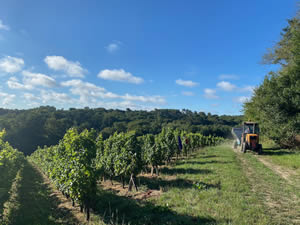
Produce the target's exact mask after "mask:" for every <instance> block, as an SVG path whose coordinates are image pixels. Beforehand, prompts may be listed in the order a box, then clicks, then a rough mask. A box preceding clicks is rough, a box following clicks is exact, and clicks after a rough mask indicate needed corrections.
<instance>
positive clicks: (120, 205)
mask: <svg viewBox="0 0 300 225" xmlns="http://www.w3.org/2000/svg"><path fill="white" fill-rule="evenodd" d="M94 213H96V214H98V215H99V216H100V217H102V218H103V220H104V222H106V223H108V224H132V225H139V224H145V225H150V224H151V225H152V224H153V225H156V224H157V225H163V224H174V225H176V224H178V225H179V224H215V223H216V221H215V220H214V219H213V218H209V217H193V216H188V215H180V214H178V213H176V212H174V211H172V210H171V209H169V208H168V207H167V206H155V205H153V204H152V203H150V202H147V201H143V202H142V201H141V202H137V201H136V200H133V199H129V198H127V197H123V196H118V195H115V194H113V193H112V192H110V191H104V190H99V192H98V194H97V200H96V205H95V209H94Z"/></svg>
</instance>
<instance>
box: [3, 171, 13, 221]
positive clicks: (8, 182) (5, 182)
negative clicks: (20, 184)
mask: <svg viewBox="0 0 300 225" xmlns="http://www.w3.org/2000/svg"><path fill="white" fill-rule="evenodd" d="M0 172H2V171H0ZM15 175H16V174H14V175H12V176H10V177H8V176H5V174H1V173H0V221H1V217H2V213H3V210H4V203H5V202H6V201H7V200H8V199H9V190H10V188H11V185H12V183H13V180H14V177H15Z"/></svg>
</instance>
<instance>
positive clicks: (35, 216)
mask: <svg viewBox="0 0 300 225" xmlns="http://www.w3.org/2000/svg"><path fill="white" fill-rule="evenodd" d="M14 187H16V188H14ZM51 193H52V190H51V189H50V187H49V186H48V185H47V184H45V183H44V180H43V178H42V176H41V174H40V173H39V172H38V171H37V170H36V169H35V168H34V167H33V166H32V165H31V164H30V163H28V162H26V163H25V165H24V167H23V169H22V170H21V171H20V173H18V176H17V178H16V181H15V184H14V185H13V187H12V190H11V192H10V198H9V200H8V201H7V202H6V203H5V212H4V224H7V225H9V224H14V225H18V224H20V225H22V224H32V225H35V224H43V225H44V224H45V225H46V224H78V223H77V222H76V220H75V219H74V218H73V216H72V214H70V213H69V212H68V210H67V209H63V208H60V207H59V204H60V201H59V200H58V199H57V198H56V197H55V196H53V195H51Z"/></svg>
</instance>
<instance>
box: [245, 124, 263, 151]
mask: <svg viewBox="0 0 300 225" xmlns="http://www.w3.org/2000/svg"><path fill="white" fill-rule="evenodd" d="M247 149H250V150H252V151H257V152H258V154H261V152H262V145H261V144H260V143H259V125H258V123H255V122H244V123H243V131H242V137H241V151H242V152H246V150H247Z"/></svg>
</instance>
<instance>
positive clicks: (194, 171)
mask: <svg viewBox="0 0 300 225" xmlns="http://www.w3.org/2000/svg"><path fill="white" fill-rule="evenodd" d="M186 164H190V163H189V162H187V163H186ZM160 172H161V173H162V174H166V175H176V174H186V173H188V174H208V173H211V170H207V169H192V168H188V169H185V168H168V167H164V168H162V169H161V170H160Z"/></svg>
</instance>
